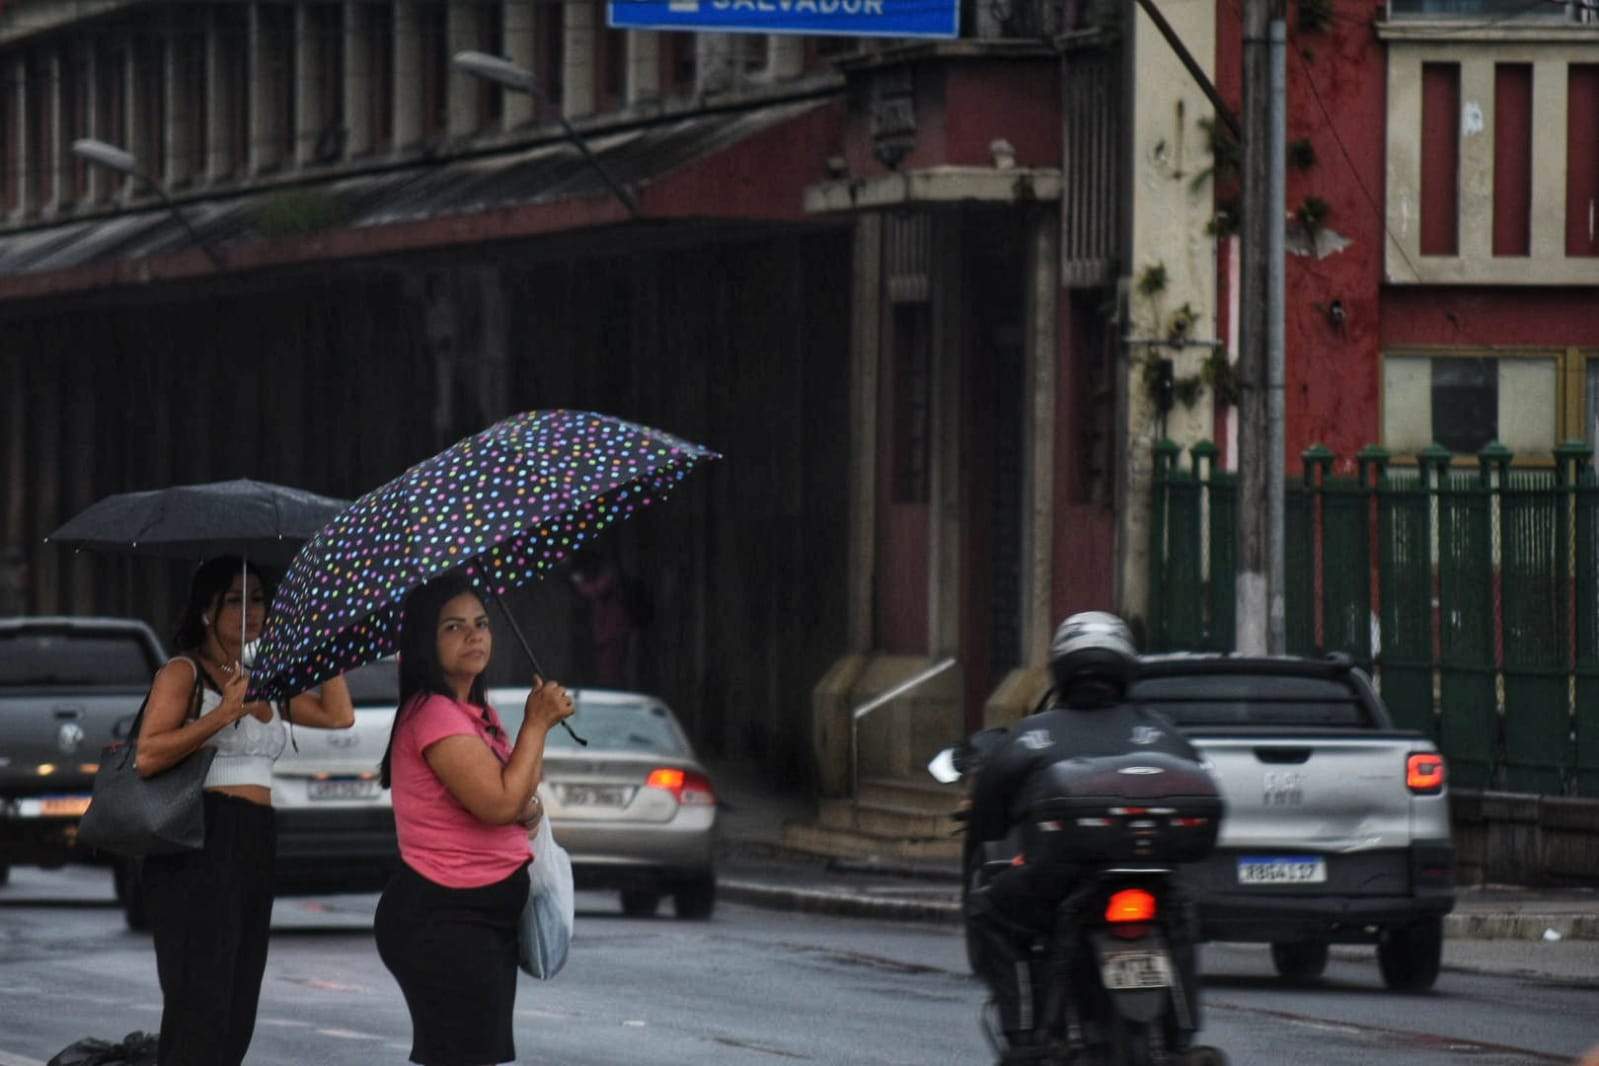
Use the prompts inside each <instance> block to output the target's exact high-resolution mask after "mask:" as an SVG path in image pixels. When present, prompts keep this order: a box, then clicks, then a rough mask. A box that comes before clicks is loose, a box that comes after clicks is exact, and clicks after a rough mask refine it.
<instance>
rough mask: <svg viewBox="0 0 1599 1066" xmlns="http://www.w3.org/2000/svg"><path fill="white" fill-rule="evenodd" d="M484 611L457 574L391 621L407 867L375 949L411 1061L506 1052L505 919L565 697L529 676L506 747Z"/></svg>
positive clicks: (512, 925)
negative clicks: (489, 692) (492, 685)
mask: <svg viewBox="0 0 1599 1066" xmlns="http://www.w3.org/2000/svg"><path fill="white" fill-rule="evenodd" d="M493 643H494V642H493V635H492V631H491V630H490V629H489V618H488V612H487V611H486V610H485V609H484V606H483V601H482V600H481V599H480V598H479V597H478V595H477V593H476V592H475V591H473V589H472V585H471V582H470V581H468V580H467V578H466V576H465V575H464V574H461V573H460V572H458V571H457V572H452V573H449V574H446V575H444V576H443V577H440V578H435V579H434V580H433V581H430V582H428V583H427V584H425V585H423V586H421V587H420V588H418V589H416V590H415V591H413V592H412V593H411V594H410V596H409V597H408V598H407V600H406V603H405V615H404V619H403V620H402V622H401V625H400V707H399V710H398V712H396V714H395V716H394V728H393V730H392V732H391V733H390V735H389V750H388V752H386V753H385V754H384V756H383V784H384V785H385V786H391V787H392V788H393V791H394V828H395V832H396V834H397V835H398V837H399V842H400V857H401V858H402V859H403V860H404V865H403V866H402V867H401V869H400V872H399V873H397V874H396V875H395V876H394V879H393V880H391V881H390V882H389V885H388V887H387V888H385V889H384V890H383V898H382V899H381V900H380V901H379V902H378V911H377V919H376V923H375V927H376V928H375V931H376V935H377V942H378V954H379V955H380V956H381V957H382V959H383V964H384V965H385V966H387V967H388V968H389V972H390V973H392V974H394V979H395V980H396V981H398V982H399V985H400V991H401V992H402V993H404V995H405V1004H406V1006H407V1007H408V1008H409V1009H410V1011H411V1032H412V1036H411V1061H412V1062H416V1063H422V1064H424V1066H485V1064H487V1063H500V1062H510V1061H512V1060H514V1059H515V1058H516V1049H515V1047H514V1045H513V1043H512V1036H511V1008H512V1007H513V1005H514V1004H515V1000H516V924H517V918H518V916H519V915H520V914H521V912H522V905H523V904H524V903H525V902H526V900H527V891H528V875H527V865H528V855H529V853H528V844H527V831H528V828H529V827H530V826H532V825H535V824H537V820H538V818H539V816H540V814H541V812H540V810H539V807H538V800H537V798H536V797H535V795H534V789H535V788H537V787H538V783H539V776H540V773H541V771H542V768H543V763H544V738H545V737H546V736H547V735H548V733H549V731H550V730H551V729H553V728H555V726H556V725H557V724H558V723H559V722H560V721H561V720H562V719H563V718H565V717H567V716H568V715H570V714H571V713H572V697H571V696H569V695H568V694H567V692H566V690H565V689H563V688H561V686H560V685H557V684H555V683H554V682H552V681H542V682H536V684H535V687H534V689H533V692H532V693H531V694H530V695H529V696H528V698H527V706H526V708H525V709H524V718H523V724H522V730H521V732H520V733H519V734H518V735H517V738H516V744H515V745H512V744H510V743H509V742H508V741H507V739H506V736H505V730H504V728H503V727H502V726H501V724H500V716H499V715H498V714H496V713H495V711H494V708H493V707H490V706H489V704H488V700H487V699H486V698H485V696H484V689H483V671H484V670H485V669H486V668H487V667H488V664H489V654H490V652H491V651H492V650H493Z"/></svg>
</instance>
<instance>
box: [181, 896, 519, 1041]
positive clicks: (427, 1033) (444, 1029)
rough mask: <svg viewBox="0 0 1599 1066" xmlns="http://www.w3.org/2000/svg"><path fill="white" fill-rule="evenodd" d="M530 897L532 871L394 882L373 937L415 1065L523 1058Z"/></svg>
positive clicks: (380, 903) (381, 904)
mask: <svg viewBox="0 0 1599 1066" xmlns="http://www.w3.org/2000/svg"><path fill="white" fill-rule="evenodd" d="M527 893H528V875H527V867H526V866H523V867H521V868H519V869H518V870H517V871H516V872H515V873H513V874H512V875H511V876H509V877H507V878H505V879H504V880H503V881H497V882H495V883H494V884H491V885H484V886H483V887H481V888H447V887H445V886H444V885H440V884H437V883H435V882H433V881H429V880H428V879H427V878H425V877H423V876H422V875H421V874H419V873H417V872H416V871H415V870H413V869H411V868H410V867H409V866H403V867H401V869H400V872H399V873H397V874H395V875H394V878H393V879H392V880H391V881H389V885H388V887H387V888H385V889H384V890H383V898H382V899H380V900H379V901H378V913H377V917H376V919H375V921H374V922H373V932H374V934H375V935H376V937H377V942H378V956H379V957H380V958H382V960H383V965H384V966H387V967H388V968H389V972H390V973H392V974H393V975H394V979H395V980H396V981H397V982H399V985H400V991H401V992H402V993H403V994H404V995H405V1005H406V1007H407V1008H408V1009H409V1010H410V1012H411V1061H412V1062H416V1063H422V1064H424V1066H485V1064H486V1063H498V1062H510V1061H512V1060H514V1059H515V1058H516V1047H515V1044H514V1043H513V1041H512V1031H511V1030H512V1019H511V1010H512V1008H513V1007H514V1006H515V1004H516V925H517V920H518V919H519V918H520V917H521V915H522V905H523V904H524V903H525V902H526V901H527ZM162 1066H166V1064H165V1063H162Z"/></svg>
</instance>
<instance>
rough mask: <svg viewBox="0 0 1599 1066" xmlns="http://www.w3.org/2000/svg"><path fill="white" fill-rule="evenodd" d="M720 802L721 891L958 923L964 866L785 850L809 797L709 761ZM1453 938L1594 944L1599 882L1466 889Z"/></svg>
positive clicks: (765, 902)
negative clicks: (787, 830)
mask: <svg viewBox="0 0 1599 1066" xmlns="http://www.w3.org/2000/svg"><path fill="white" fill-rule="evenodd" d="M709 769H710V771H711V779H712V781H713V782H715V784H716V788H717V793H718V795H719V797H720V799H721V801H722V804H723V806H722V811H721V815H720V819H719V823H720V829H721V845H720V848H719V853H718V881H717V892H718V895H719V896H720V897H721V898H722V899H725V900H730V901H734V902H739V903H748V904H752V905H754V906H759V907H769V908H773V909H778V910H796V911H813V912H818V913H826V914H837V915H848V916H852V917H861V918H878V919H893V920H901V921H928V922H957V921H959V920H960V871H959V868H958V865H957V864H956V863H954V862H951V861H945V862H938V861H924V862H915V863H907V862H874V861H871V860H846V859H827V858H823V857H819V856H812V855H805V854H802V853H798V852H792V851H788V850H786V849H785V848H784V847H783V826H784V824H785V823H786V822H788V821H791V820H800V821H808V820H811V819H813V818H815V816H816V809H815V802H814V800H813V799H812V798H811V797H809V796H807V795H803V794H800V793H797V792H793V791H775V790H774V789H773V788H772V786H771V783H770V781H769V780H767V779H766V778H764V777H762V776H761V775H759V774H758V773H757V772H756V771H755V770H754V769H752V768H750V767H748V766H745V765H743V764H740V763H735V762H728V761H722V762H714V761H713V762H711V764H710V765H709ZM1444 933H1445V936H1446V937H1448V938H1449V939H1451V940H1480V941H1488V940H1520V941H1539V942H1548V943H1556V942H1561V941H1571V940H1575V941H1595V942H1599V888H1563V889H1526V888H1516V887H1513V886H1494V885H1490V886H1484V887H1471V888H1462V889H1461V890H1460V893H1459V896H1458V899H1457V902H1456V904H1455V909H1454V912H1453V913H1451V914H1450V915H1449V916H1448V917H1446V918H1445V919H1444Z"/></svg>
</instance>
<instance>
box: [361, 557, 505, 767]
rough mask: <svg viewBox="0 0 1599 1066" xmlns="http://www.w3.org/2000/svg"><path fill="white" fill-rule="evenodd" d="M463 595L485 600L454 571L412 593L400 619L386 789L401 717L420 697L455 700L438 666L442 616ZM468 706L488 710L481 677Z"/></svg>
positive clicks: (385, 762)
mask: <svg viewBox="0 0 1599 1066" xmlns="http://www.w3.org/2000/svg"><path fill="white" fill-rule="evenodd" d="M463 592H470V593H471V594H472V595H474V596H476V597H478V599H479V600H480V601H481V600H482V598H483V597H482V594H481V593H479V592H478V590H477V589H476V587H474V586H473V584H472V581H471V579H470V578H468V577H467V576H466V574H465V573H464V572H462V571H460V570H451V571H450V572H449V573H447V574H443V575H440V576H439V577H436V578H434V579H433V580H432V581H429V582H428V583H427V584H425V585H419V586H417V587H416V588H414V589H412V590H411V593H410V595H408V596H406V598H405V604H404V606H403V607H402V608H401V615H400V705H399V707H397V708H395V711H394V722H393V724H392V725H391V726H390V727H389V746H388V749H387V750H385V751H384V752H383V763H382V767H381V770H380V775H379V780H380V781H381V782H382V784H383V787H384V788H388V787H389V763H390V757H391V756H392V755H393V753H394V731H395V730H396V729H397V728H398V727H399V724H400V715H402V714H404V713H405V709H406V708H407V707H409V706H410V705H411V704H412V703H413V702H414V701H415V700H416V698H417V697H418V696H423V695H438V696H448V697H449V698H450V699H452V700H453V699H454V698H455V689H454V688H453V687H452V686H451V685H450V681H449V679H448V678H447V677H445V676H444V667H443V666H441V665H440V663H439V636H438V629H439V612H440V611H442V610H444V605H445V604H446V603H449V602H450V601H451V600H453V599H455V597H457V596H459V595H461V594H462V593H463ZM467 702H469V703H472V704H474V705H475V706H478V707H483V708H487V707H488V705H489V697H488V691H487V686H485V684H484V683H483V675H482V674H479V675H478V676H477V678H476V679H475V680H473V682H472V689H471V691H470V692H469V693H468V694H467Z"/></svg>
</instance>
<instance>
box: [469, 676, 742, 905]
mask: <svg viewBox="0 0 1599 1066" xmlns="http://www.w3.org/2000/svg"><path fill="white" fill-rule="evenodd" d="M527 694H528V690H527V689H526V688H493V689H490V690H489V693H488V696H489V702H490V703H491V704H493V705H494V709H495V710H496V711H498V712H499V714H500V717H501V719H502V720H503V721H504V723H505V728H506V730H507V731H508V732H509V733H511V734H512V735H513V736H514V735H515V734H516V733H517V731H518V730H519V729H520V728H521V725H522V709H523V706H524V704H525V703H526V701H527ZM572 699H573V703H574V704H575V705H576V708H577V709H576V713H575V714H573V715H572V717H571V719H570V722H571V724H572V728H573V729H574V730H576V731H577V733H578V734H579V735H580V736H582V737H584V738H585V739H587V740H588V741H589V746H588V747H586V748H585V747H580V746H579V745H578V744H577V743H576V742H575V741H574V740H573V739H572V738H571V736H570V735H568V733H567V732H566V730H564V729H561V728H559V727H557V728H556V729H555V730H554V731H552V732H551V733H550V736H549V740H548V742H547V743H546V745H545V756H544V780H543V783H542V784H540V786H539V798H540V799H541V800H542V801H543V803H544V811H545V814H546V816H547V817H548V818H549V819H550V829H551V831H552V832H553V833H554V835H555V839H556V841H557V842H559V843H560V845H561V846H562V847H564V848H565V849H566V850H567V852H568V853H569V854H570V855H571V857H572V871H573V880H574V881H575V882H576V884H577V887H578V888H595V889H616V890H620V892H621V896H622V911H623V913H625V914H628V915H630V916H634V917H641V916H647V915H651V914H654V913H655V909H656V907H657V906H658V905H659V904H660V901H661V897H662V896H666V895H670V896H671V897H672V906H673V910H674V912H675V913H676V915H677V917H679V918H692V919H704V918H709V917H710V916H711V913H712V911H713V910H715V907H716V870H715V861H714V853H715V842H716V792H715V790H714V789H713V788H712V787H711V780H710V777H709V776H708V775H707V774H706V772H705V768H704V767H703V766H702V765H701V764H700V762H699V760H698V759H697V758H695V755H694V749H693V746H692V745H690V743H689V741H688V737H687V736H685V735H684V733H683V729H682V727H681V726H679V725H678V722H677V719H676V718H675V717H674V716H673V714H672V712H671V709H670V708H668V707H667V706H666V704H664V703H662V702H661V701H660V700H658V699H655V698H654V697H653V696H646V695H641V694H639V693H635V692H611V691H606V690H601V689H579V690H575V691H573V693H572Z"/></svg>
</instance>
